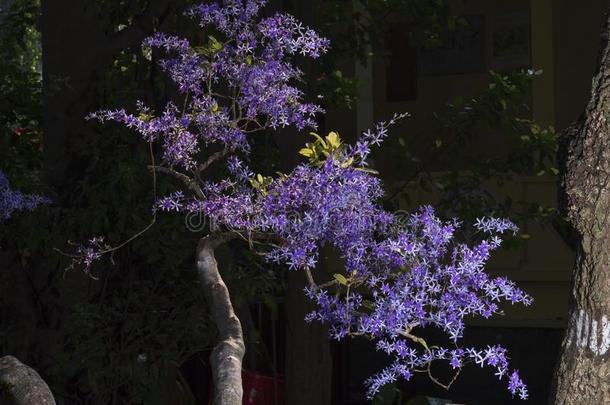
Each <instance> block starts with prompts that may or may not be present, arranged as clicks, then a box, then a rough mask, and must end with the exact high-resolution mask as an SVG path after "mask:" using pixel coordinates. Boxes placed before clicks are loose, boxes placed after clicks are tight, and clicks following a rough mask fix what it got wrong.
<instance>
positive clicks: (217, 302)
mask: <svg viewBox="0 0 610 405" xmlns="http://www.w3.org/2000/svg"><path fill="white" fill-rule="evenodd" d="M226 240H227V237H223V236H222V235H220V236H206V237H205V238H203V239H201V241H200V242H199V246H198V247H197V272H198V275H199V281H200V282H201V285H202V286H203V288H204V291H205V294H206V298H207V301H208V304H209V306H210V311H211V313H212V319H213V320H214V323H215V324H216V327H217V328H218V343H217V344H216V346H214V350H212V354H211V355H210V363H211V365H212V378H213V380H214V405H241V404H242V397H243V387H242V381H241V367H242V361H243V358H244V353H245V346H244V337H243V333H242V329H241V323H240V322H239V319H238V318H237V315H235V311H234V310H233V304H232V303H231V297H230V295H229V290H228V289H227V286H226V285H225V283H224V281H223V280H222V277H221V276H220V273H219V271H218V263H217V262H216V258H215V256H214V249H216V248H217V247H218V246H219V245H220V244H222V243H223V242H225V241H226Z"/></svg>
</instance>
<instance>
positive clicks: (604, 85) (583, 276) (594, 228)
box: [550, 20, 610, 405]
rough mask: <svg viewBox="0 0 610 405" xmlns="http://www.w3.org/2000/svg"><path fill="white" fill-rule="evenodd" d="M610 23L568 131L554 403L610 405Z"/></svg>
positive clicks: (563, 153)
mask: <svg viewBox="0 0 610 405" xmlns="http://www.w3.org/2000/svg"><path fill="white" fill-rule="evenodd" d="M609 29H610V20H608V21H607V22H606V25H605V26H604V29H603V33H602V51H601V54H600V58H599V65H598V70H597V72H596V74H595V76H594V79H593V86H592V91H591V98H590V100H589V103H588V105H587V106H586V109H585V112H584V114H583V115H582V117H581V118H580V119H579V121H578V122H577V123H576V124H575V125H574V126H572V127H571V128H569V129H568V130H566V131H565V132H564V134H562V139H561V142H560V153H559V165H560V169H561V174H560V181H561V184H560V194H559V206H560V208H561V209H562V210H563V213H564V214H565V216H566V217H567V219H568V221H569V223H570V225H571V226H572V227H573V229H574V231H575V233H576V235H577V240H578V242H577V246H576V249H577V256H576V263H575V267H574V272H573V289H572V296H571V303H570V316H569V323H568V329H567V332H566V336H565V338H564V341H563V345H562V352H561V356H560V359H559V362H558V365H557V368H556V371H555V379H554V387H553V394H552V395H551V399H550V403H553V404H558V405H559V404H561V405H571V404H574V405H585V404H592V405H593V404H608V403H610V125H609V120H608V119H609V117H610V47H609V46H608V35H609Z"/></svg>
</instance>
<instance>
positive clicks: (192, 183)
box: [148, 166, 205, 199]
mask: <svg viewBox="0 0 610 405" xmlns="http://www.w3.org/2000/svg"><path fill="white" fill-rule="evenodd" d="M148 168H149V169H150V170H154V171H157V172H159V173H166V174H170V175H172V176H174V177H175V178H177V179H178V180H180V181H181V182H182V183H184V185H185V186H187V187H188V188H189V189H190V190H191V191H192V192H193V193H195V195H197V197H199V198H201V199H204V198H205V194H203V191H202V190H201V187H199V185H198V184H197V181H196V180H195V179H192V178H190V177H189V176H187V175H186V174H184V173H180V172H179V171H176V170H174V169H170V168H169V167H163V166H148Z"/></svg>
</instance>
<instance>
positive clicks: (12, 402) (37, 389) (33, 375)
mask: <svg viewBox="0 0 610 405" xmlns="http://www.w3.org/2000/svg"><path fill="white" fill-rule="evenodd" d="M0 405H55V399H54V398H53V394H52V393H51V390H50V389H49V386H48V385H47V384H46V383H45V382H44V380H43V379H42V378H40V376H39V375H38V373H37V372H36V371H34V370H33V369H32V368H30V367H28V366H26V365H25V364H23V363H21V362H20V361H19V360H17V359H16V358H15V357H13V356H5V357H2V358H0Z"/></svg>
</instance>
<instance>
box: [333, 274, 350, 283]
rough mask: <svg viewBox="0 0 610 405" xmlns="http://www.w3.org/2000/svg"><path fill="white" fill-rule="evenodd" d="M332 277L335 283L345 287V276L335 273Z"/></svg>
mask: <svg viewBox="0 0 610 405" xmlns="http://www.w3.org/2000/svg"><path fill="white" fill-rule="evenodd" d="M333 277H334V278H335V280H337V282H338V283H339V284H341V285H347V279H346V278H345V276H344V275H343V274H339V273H335V274H333Z"/></svg>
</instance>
